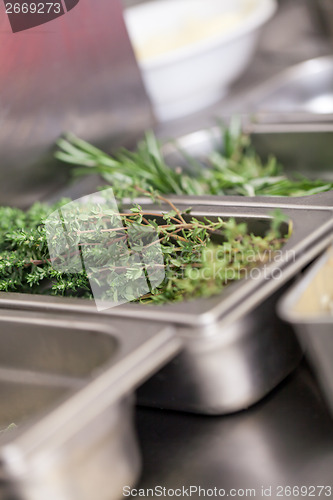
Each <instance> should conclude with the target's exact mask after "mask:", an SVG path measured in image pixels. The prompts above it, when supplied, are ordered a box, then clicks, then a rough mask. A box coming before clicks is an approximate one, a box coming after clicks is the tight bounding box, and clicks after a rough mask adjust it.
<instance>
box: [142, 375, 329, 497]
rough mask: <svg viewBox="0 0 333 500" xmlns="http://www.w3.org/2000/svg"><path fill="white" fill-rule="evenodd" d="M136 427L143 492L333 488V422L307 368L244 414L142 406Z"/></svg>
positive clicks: (259, 494) (258, 491)
mask: <svg viewBox="0 0 333 500" xmlns="http://www.w3.org/2000/svg"><path fill="white" fill-rule="evenodd" d="M137 425H138V429H139V433H140V436H141V446H142V447H143V454H144V474H143V477H142V479H141V483H140V485H139V488H153V487H154V486H155V485H163V486H165V487H167V488H179V487H181V486H185V487H186V486H190V485H200V486H201V487H203V488H214V487H217V488H223V489H225V490H226V491H228V490H230V489H232V488H243V489H246V488H254V489H255V490H256V493H257V496H256V497H257V498H261V488H262V486H267V487H269V486H272V487H273V491H274V487H275V488H276V487H277V486H278V485H281V486H286V485H292V486H293V485H299V486H301V485H305V486H310V485H312V484H314V485H319V484H328V485H329V484H330V483H331V479H332V470H333V453H332V449H333V427H332V421H331V419H330V417H329V414H328V411H327V409H326V407H325V405H324V403H323V401H322V399H321V396H320V394H319V392H318V388H317V386H316V384H315V382H314V380H313V377H312V374H311V373H310V372H309V371H308V369H307V367H306V366H302V367H301V368H300V369H299V370H298V371H297V373H296V374H295V375H294V376H292V377H290V378H289V380H288V381H287V382H286V383H285V384H284V385H283V386H281V387H280V388H279V389H278V390H277V391H275V393H274V394H273V395H272V396H270V397H268V398H266V399H265V400H264V401H263V402H262V403H260V404H259V405H257V406H256V407H254V408H252V409H251V410H248V411H246V412H242V413H238V414H235V415H232V416H228V417H215V418H211V417H208V418H207V417H198V416H190V415H186V414H179V413H172V412H168V413H165V412H160V411H153V410H147V409H143V408H139V410H138V415H137ZM272 497H273V498H274V495H272ZM194 498H197V497H196V496H194ZM290 498H294V497H293V496H291V497H290Z"/></svg>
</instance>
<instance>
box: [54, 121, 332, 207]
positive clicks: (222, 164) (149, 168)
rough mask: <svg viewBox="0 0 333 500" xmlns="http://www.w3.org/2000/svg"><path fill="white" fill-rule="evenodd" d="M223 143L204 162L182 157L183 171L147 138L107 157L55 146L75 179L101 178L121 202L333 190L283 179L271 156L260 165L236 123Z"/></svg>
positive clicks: (89, 149) (72, 145)
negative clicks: (154, 195) (145, 195)
mask: <svg viewBox="0 0 333 500" xmlns="http://www.w3.org/2000/svg"><path fill="white" fill-rule="evenodd" d="M222 144H223V151H218V150H216V151H214V152H213V153H212V154H211V155H209V156H208V157H207V158H206V160H204V161H203V163H199V162H198V161H197V160H196V159H194V158H191V157H190V156H188V155H185V156H186V160H187V163H188V165H189V167H190V168H189V169H185V171H184V170H183V169H182V168H172V167H171V166H170V165H168V164H167V163H166V161H165V159H164V157H163V154H162V149H161V145H160V144H159V142H158V141H157V140H156V137H155V136H154V135H153V134H152V133H148V134H146V137H145V140H144V141H142V142H141V143H140V144H139V145H138V147H137V149H136V151H133V152H132V151H128V150H122V151H120V152H119V153H117V154H115V155H114V156H112V157H111V156H109V155H108V154H106V153H104V152H103V151H101V150H100V149H98V148H96V147H94V146H92V145H91V144H88V143H87V142H85V141H82V140H81V139H78V138H77V137H75V136H73V135H67V137H66V138H64V139H61V140H60V141H59V143H58V145H59V151H58V152H57V154H56V156H57V157H58V158H59V159H60V160H62V161H64V162H67V163H70V164H74V165H77V166H78V168H77V169H76V172H77V174H87V173H98V174H100V175H101V176H102V177H103V179H104V180H105V181H106V182H107V183H108V184H109V185H112V187H113V189H114V192H115V195H116V196H117V197H118V198H120V199H121V198H123V197H128V196H130V197H133V196H136V195H137V194H138V190H137V188H138V187H139V188H141V189H145V190H149V189H151V188H153V189H154V190H157V191H158V192H160V193H162V194H171V193H172V194H178V195H181V194H185V195H241V196H303V195H311V194H316V193H320V192H323V191H329V190H331V189H333V184H332V183H329V182H325V181H320V180H309V179H307V178H305V177H303V176H298V177H297V178H296V177H295V178H291V179H290V178H288V177H287V176H286V175H285V174H284V172H283V168H282V167H281V165H279V163H278V161H277V160H276V158H274V157H273V156H272V157H270V158H269V159H268V161H267V162H263V161H262V160H261V159H260V158H259V156H258V155H257V154H256V152H255V151H254V149H253V147H252V146H251V142H250V138H249V137H248V136H246V135H244V134H243V133H242V132H241V130H240V128H239V127H238V126H237V124H236V125H235V123H233V124H232V125H231V126H230V127H229V128H227V129H223V131H222Z"/></svg>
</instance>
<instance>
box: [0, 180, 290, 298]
mask: <svg viewBox="0 0 333 500" xmlns="http://www.w3.org/2000/svg"><path fill="white" fill-rule="evenodd" d="M139 189H140V192H141V194H142V190H141V188H139ZM144 194H145V195H147V196H148V193H144ZM149 196H151V197H153V199H154V200H155V201H160V202H163V203H164V204H168V205H169V207H168V208H169V210H168V211H167V212H163V213H162V212H161V213H160V212H159V211H156V212H154V211H153V210H152V211H149V210H144V209H143V208H142V207H141V206H140V205H137V204H136V205H133V206H132V207H130V208H129V209H126V210H125V209H124V211H123V212H122V213H121V214H118V215H117V216H118V219H117V221H118V222H117V224H118V225H115V219H114V217H115V216H114V214H113V213H111V212H110V210H106V209H105V207H103V205H96V204H95V205H94V207H93V208H92V207H87V206H85V207H84V209H82V208H80V207H78V209H77V210H78V211H77V212H75V211H74V212H73V213H72V217H73V222H74V223H73V224H72V225H71V227H73V231H72V234H70V233H68V234H67V235H66V238H67V240H66V241H70V240H71V238H73V241H74V242H76V243H77V242H78V241H80V243H79V244H78V245H77V246H76V247H75V248H76V251H74V252H70V259H71V266H73V268H75V269H76V272H71V271H70V269H71V268H70V267H68V268H64V267H63V265H62V264H63V263H64V260H66V258H67V257H68V255H67V256H66V255H65V256H64V255H62V253H61V251H60V252H59V255H58V256H57V257H55V258H51V257H50V253H49V247H48V239H47V238H48V236H49V235H48V234H47V231H46V226H45V221H46V219H48V214H49V213H50V212H54V210H57V209H58V208H59V207H61V206H62V204H66V203H68V200H63V201H62V202H61V203H58V204H57V205H55V206H53V207H48V206H46V205H42V204H35V205H34V206H33V207H31V209H30V210H28V211H27V212H22V211H21V210H18V209H11V208H6V207H3V208H0V221H1V224H0V241H1V256H0V290H1V291H11V292H21V293H37V294H48V295H62V296H70V297H85V298H92V297H93V294H92V289H91V285H92V284H94V285H98V286H100V287H101V289H102V290H104V291H103V296H102V297H101V298H103V299H105V300H112V301H119V300H120V299H121V300H123V301H139V302H142V303H155V304H164V303H167V302H175V301H181V300H185V299H191V298H195V297H200V296H204V297H207V296H210V295H212V294H215V293H218V292H220V291H221V290H222V289H223V288H224V287H225V286H227V285H228V284H229V283H230V282H231V281H236V280H239V279H242V278H243V277H246V275H247V273H248V272H249V271H250V270H251V269H252V268H254V267H258V266H262V265H263V264H264V263H265V262H267V261H268V260H269V259H270V257H271V255H272V252H273V253H274V252H275V251H276V250H278V249H280V248H281V246H282V245H283V244H284V242H285V241H286V239H285V236H284V235H281V234H280V227H281V223H282V222H283V221H284V217H283V216H282V215H281V214H275V217H274V219H273V223H272V226H271V229H270V231H269V232H268V233H267V234H266V236H263V237H260V236H255V235H253V234H250V233H249V232H248V228H247V226H246V224H243V223H242V224H237V223H236V221H235V220H234V219H231V220H223V219H221V218H217V219H216V220H213V221H212V220H209V219H207V218H200V219H199V218H195V217H193V216H191V215H190V213H189V212H190V210H186V211H184V212H181V211H180V210H179V209H178V208H177V207H176V206H175V205H174V204H173V203H172V202H171V201H169V200H167V199H166V198H165V197H163V196H162V195H159V194H157V193H156V192H155V193H149ZM119 217H120V222H119ZM75 221H76V222H77V221H80V223H79V225H75ZM58 224H59V226H55V232H54V236H53V237H54V238H56V241H57V242H59V243H61V237H62V236H61V234H62V233H61V231H62V224H61V221H60V222H58ZM133 230H135V231H134V233H133ZM129 234H130V235H133V234H134V235H135V236H134V239H133V238H132V241H131V247H130V251H128V250H129V248H128V237H129ZM152 235H153V237H152ZM78 236H79V238H78ZM57 238H58V240H57ZM156 245H159V247H160V250H161V254H162V260H161V259H160V260H156V258H155V257H156V252H154V246H156ZM60 246H61V245H60ZM83 252H84V257H85V259H86V260H88V261H89V263H90V267H89V270H88V271H87V270H86V269H84V268H82V269H81V271H80V270H79V271H78V266H79V264H80V263H81V262H82V253H83ZM112 254H114V256H115V257H116V258H115V259H112V258H111V256H112ZM138 254H141V255H144V257H145V262H144V264H142V263H141V262H140V260H138V261H133V259H132V257H133V255H138ZM147 263H148V264H147ZM161 270H162V271H163V279H162V280H159V281H158V282H157V286H155V287H154V286H150V289H149V290H148V292H147V293H145V294H144V295H142V293H140V290H141V289H142V288H140V287H141V286H142V278H143V273H144V277H147V273H148V275H149V282H150V284H151V285H153V284H154V278H155V276H156V274H159V275H160V272H161ZM119 290H121V292H122V296H121V297H120V296H119Z"/></svg>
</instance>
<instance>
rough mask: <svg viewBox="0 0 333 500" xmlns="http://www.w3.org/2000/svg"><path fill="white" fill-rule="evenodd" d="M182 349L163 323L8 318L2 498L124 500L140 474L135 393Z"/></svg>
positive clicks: (1, 391)
mask: <svg viewBox="0 0 333 500" xmlns="http://www.w3.org/2000/svg"><path fill="white" fill-rule="evenodd" d="M178 346H179V341H178V340H177V339H175V337H174V335H173V332H172V330H171V329H170V328H168V327H166V326H165V325H163V324H156V323H153V322H150V323H149V324H147V323H145V322H142V321H133V320H128V321H126V320H119V319H116V318H112V319H111V321H110V319H107V318H102V317H98V318H97V317H96V316H90V317H89V318H87V317H85V318H81V317H79V316H71V315H70V316H66V317H62V316H61V315H60V314H57V315H56V316H55V315H52V314H43V313H39V314H38V313H36V311H34V312H33V313H29V312H22V311H21V312H18V311H6V310H2V311H0V400H1V404H0V429H6V428H7V427H8V425H10V424H11V423H15V424H16V425H18V427H17V428H16V429H14V430H7V431H5V432H2V433H1V435H0V498H1V500H13V498H15V500H45V499H48V500H91V499H92V498H94V499H96V500H111V499H112V500H115V499H118V498H121V497H122V488H123V486H124V485H133V483H134V482H135V480H136V478H137V476H138V474H139V472H140V455H139V451H138V447H137V443H136V436H135V432H134V426H133V422H132V408H133V402H134V398H133V394H132V393H133V391H134V389H135V388H136V387H137V385H138V384H140V383H141V382H142V380H143V379H145V378H146V377H147V376H149V375H150V374H151V373H152V372H153V371H154V370H156V369H157V368H159V367H160V366H161V364H163V362H166V361H167V360H168V359H169V358H170V357H171V356H172V355H173V354H174V353H175V352H176V351H177V348H178Z"/></svg>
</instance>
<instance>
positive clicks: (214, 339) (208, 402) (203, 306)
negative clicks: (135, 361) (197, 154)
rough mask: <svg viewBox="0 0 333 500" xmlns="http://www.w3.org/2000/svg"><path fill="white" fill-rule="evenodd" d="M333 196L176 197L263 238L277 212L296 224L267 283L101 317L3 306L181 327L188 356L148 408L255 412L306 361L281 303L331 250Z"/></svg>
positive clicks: (87, 306)
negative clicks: (280, 312) (285, 323)
mask: <svg viewBox="0 0 333 500" xmlns="http://www.w3.org/2000/svg"><path fill="white" fill-rule="evenodd" d="M332 196H333V194H332V193H324V194H322V195H318V196H313V197H311V200H309V198H298V199H284V198H278V199H272V198H266V199H261V198H253V199H249V198H242V197H224V198H218V197H213V196H211V197H193V198H192V197H173V198H172V200H173V202H174V203H175V204H176V205H177V206H178V207H179V208H180V209H182V208H184V209H185V208H188V207H192V214H193V215H194V216H196V217H200V216H207V217H209V218H211V219H212V218H214V217H222V218H228V217H235V218H236V219H237V220H239V221H240V220H241V221H246V222H247V223H248V224H249V227H250V229H251V231H253V232H255V233H257V234H260V233H262V232H263V231H265V228H267V224H268V223H269V220H270V219H271V214H272V212H273V211H274V209H276V208H280V209H281V210H283V211H284V213H285V214H286V215H287V216H288V217H289V218H290V219H291V220H292V221H293V227H294V232H293V234H292V236H291V238H290V240H289V241H288V243H287V244H286V245H285V247H284V248H283V252H282V255H281V258H280V259H279V262H272V263H271V264H270V265H269V266H268V267H267V269H266V276H265V277H261V278H260V279H248V280H243V281H241V282H238V283H236V284H233V285H231V286H229V287H228V288H227V289H226V290H224V291H223V293H221V294H220V295H217V296H215V297H211V298H208V299H199V300H195V301H188V302H184V303H177V304H168V305H165V306H144V305H140V304H126V305H122V306H119V307H117V308H114V309H110V310H107V311H104V312H103V313H101V312H100V313H97V310H96V307H95V305H94V303H93V302H92V301H85V300H78V299H77V300H74V299H63V298H54V297H42V296H36V295H19V294H9V293H2V294H0V308H1V307H3V308H10V309H18V310H28V311H37V310H39V311H44V312H48V313H54V312H62V313H66V312H67V313H68V314H70V313H78V314H80V315H81V317H82V318H83V317H84V316H86V317H87V318H88V317H91V316H93V317H94V321H102V322H104V321H106V322H108V321H109V322H111V323H112V321H114V319H115V318H126V319H129V318H131V319H135V320H137V319H142V320H145V321H146V322H147V325H148V324H149V321H160V322H163V323H165V324H168V325H173V326H174V327H175V328H176V330H177V332H178V336H179V337H180V338H181V339H182V342H183V350H182V352H181V353H180V354H179V356H178V357H177V358H176V359H175V360H173V361H172V362H171V363H169V364H168V366H167V367H166V368H165V369H164V370H162V372H160V373H159V374H157V375H156V376H155V377H153V378H152V379H151V380H150V381H148V382H147V384H145V386H144V387H143V388H142V389H141V390H140V394H139V396H140V400H141V402H144V403H145V404H150V405H154V406H158V407H163V408H172V409H178V410H186V411H193V412H200V413H207V414H222V413H228V412H233V411H237V410H240V409H244V408H247V407H248V406H249V405H251V404H253V403H255V402H257V401H258V400H260V399H261V398H262V397H263V396H264V395H265V394H267V393H268V392H269V391H270V390H272V389H273V388H274V387H275V386H276V385H277V384H278V383H279V382H280V381H281V380H282V379H283V378H284V377H285V376H286V375H287V374H289V373H290V372H291V370H292V369H293V368H294V367H295V366H296V365H297V363H298V361H299V359H300V355H301V353H300V349H299V345H298V343H297V342H296V339H295V338H294V336H293V334H292V333H290V331H289V329H288V328H287V327H282V326H281V322H279V320H278V319H277V317H276V315H275V304H276V300H277V298H278V297H279V296H280V294H281V293H282V291H283V287H284V286H285V285H286V284H287V283H288V282H289V281H290V280H291V279H292V278H293V277H295V276H296V275H297V273H298V272H299V271H301V270H302V269H303V268H304V266H306V265H307V264H308V263H310V262H311V261H312V260H313V259H314V258H315V257H316V256H317V255H319V254H320V252H321V251H323V249H324V248H325V247H326V246H327V244H328V241H329V239H330V238H331V235H332V231H333V210H332V209H330V208H326V205H328V206H330V205H332V206H333V202H332ZM140 203H141V205H143V203H142V200H141V201H140ZM145 207H147V208H148V207H149V209H151V208H152V207H151V205H148V204H147V205H143V208H145ZM156 210H160V211H161V212H163V211H168V210H169V208H168V207H167V206H165V207H163V206H158V207H154V211H156ZM277 273H278V274H279V278H278V279H277V278H276V274H277ZM97 315H98V320H97V319H96V318H97Z"/></svg>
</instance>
